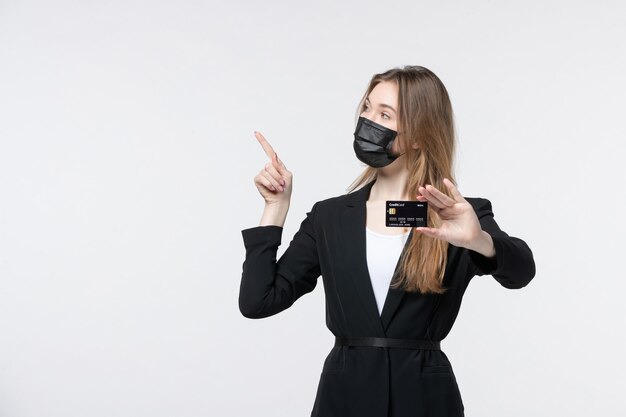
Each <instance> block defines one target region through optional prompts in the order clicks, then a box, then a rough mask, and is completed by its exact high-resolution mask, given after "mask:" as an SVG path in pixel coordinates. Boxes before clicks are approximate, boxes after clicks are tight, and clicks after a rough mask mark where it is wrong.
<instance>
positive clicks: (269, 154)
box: [254, 131, 276, 159]
mask: <svg viewBox="0 0 626 417" xmlns="http://www.w3.org/2000/svg"><path fill="white" fill-rule="evenodd" d="M254 137H255V138H256V139H257V140H258V141H259V143H260V144H261V146H262V147H263V150H264V151H265V153H266V154H267V157H268V158H269V159H274V154H275V153H276V151H274V148H272V145H270V143H269V142H268V141H267V139H265V137H264V136H263V135H262V134H261V132H257V131H255V132H254Z"/></svg>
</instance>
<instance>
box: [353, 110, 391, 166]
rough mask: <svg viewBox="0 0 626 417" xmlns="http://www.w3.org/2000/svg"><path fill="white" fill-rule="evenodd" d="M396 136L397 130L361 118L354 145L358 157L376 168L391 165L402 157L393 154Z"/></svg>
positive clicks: (357, 126)
mask: <svg viewBox="0 0 626 417" xmlns="http://www.w3.org/2000/svg"><path fill="white" fill-rule="evenodd" d="M396 136H397V132H396V131H395V130H393V129H389V128H387V127H385V126H382V125H379V124H378V123H374V122H372V121H371V120H369V119H367V118H365V117H359V121H358V122H357V124H356V129H355V131H354V143H353V145H352V146H353V148H354V152H355V153H356V157H357V158H359V160H360V161H361V162H364V163H366V164H367V165H369V166H371V167H374V168H380V167H384V166H387V165H389V164H390V163H392V162H393V161H394V160H395V159H396V158H397V157H398V156H400V155H394V154H392V153H391V146H392V145H393V141H394V140H395V139H396ZM401 155H402V154H401Z"/></svg>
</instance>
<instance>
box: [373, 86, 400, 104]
mask: <svg viewBox="0 0 626 417" xmlns="http://www.w3.org/2000/svg"><path fill="white" fill-rule="evenodd" d="M368 98H369V100H370V102H371V103H372V104H388V105H390V106H393V107H396V105H397V104H398V85H397V84H396V83H394V82H390V81H381V82H379V83H378V84H376V87H374V89H373V90H372V91H371V92H370V93H369V95H368Z"/></svg>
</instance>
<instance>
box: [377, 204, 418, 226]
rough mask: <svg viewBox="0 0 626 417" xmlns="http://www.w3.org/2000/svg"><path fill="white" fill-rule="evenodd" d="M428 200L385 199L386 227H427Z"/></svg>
mask: <svg viewBox="0 0 626 417" xmlns="http://www.w3.org/2000/svg"><path fill="white" fill-rule="evenodd" d="M427 213H428V202H421V201H400V200H387V209H386V211H385V224H386V226H387V227H427V226H426V225H427V224H428V222H427V218H426V216H427Z"/></svg>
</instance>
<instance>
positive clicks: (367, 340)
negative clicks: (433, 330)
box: [335, 336, 441, 350]
mask: <svg viewBox="0 0 626 417" xmlns="http://www.w3.org/2000/svg"><path fill="white" fill-rule="evenodd" d="M335 346H373V347H385V348H400V349H429V350H441V348H440V346H439V341H436V342H433V341H430V340H415V339H393V338H391V337H341V336H335Z"/></svg>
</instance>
